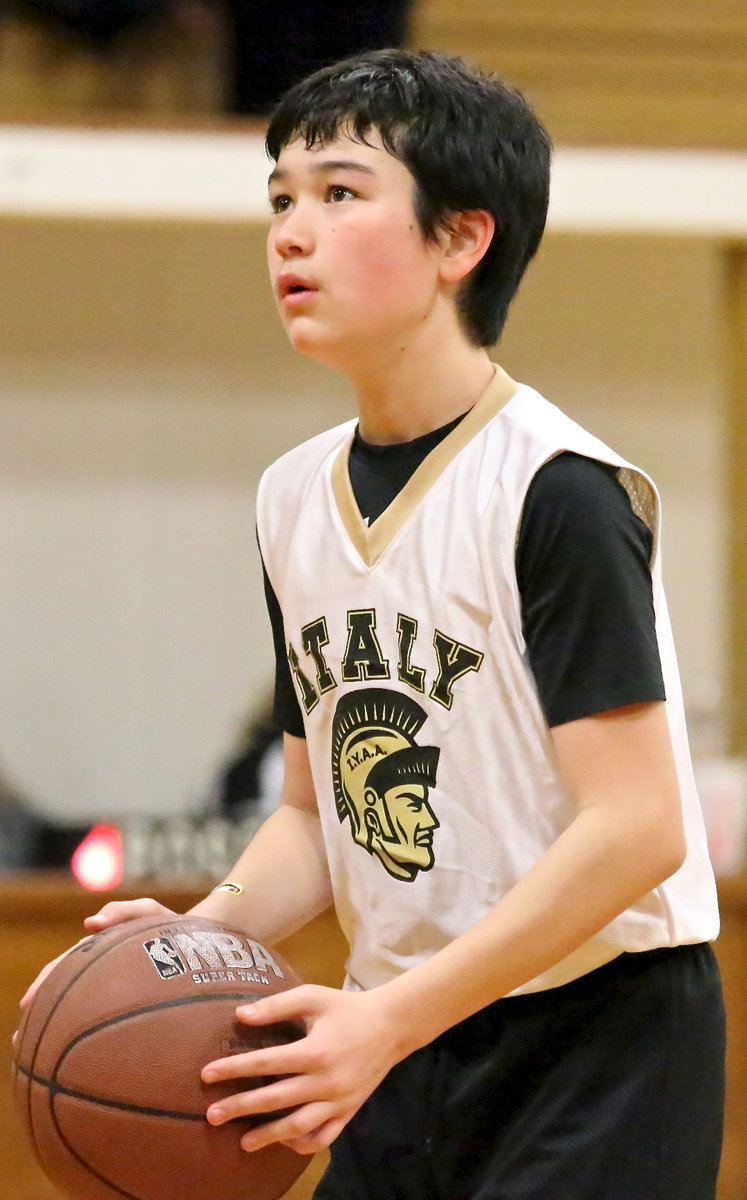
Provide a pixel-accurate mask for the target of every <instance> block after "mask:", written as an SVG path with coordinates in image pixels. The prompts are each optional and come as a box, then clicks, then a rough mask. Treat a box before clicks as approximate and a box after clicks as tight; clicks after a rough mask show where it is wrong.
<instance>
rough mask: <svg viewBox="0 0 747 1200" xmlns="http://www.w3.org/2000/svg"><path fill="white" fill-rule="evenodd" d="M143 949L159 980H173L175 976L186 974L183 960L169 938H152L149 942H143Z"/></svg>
mask: <svg viewBox="0 0 747 1200" xmlns="http://www.w3.org/2000/svg"><path fill="white" fill-rule="evenodd" d="M143 947H144V949H145V950H146V951H147V953H148V956H149V957H150V961H151V962H152V963H153V966H154V967H155V968H156V970H157V971H158V974H159V975H160V976H161V979H173V978H174V976H175V975H184V974H185V973H186V970H187V967H186V965H185V962H184V959H183V958H182V956H181V955H180V953H179V951H178V950H177V948H176V946H175V945H174V943H173V942H171V941H170V940H169V938H165V937H160V938H153V939H152V941H150V942H143Z"/></svg>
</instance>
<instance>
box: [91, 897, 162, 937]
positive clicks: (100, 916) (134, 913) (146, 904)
mask: <svg viewBox="0 0 747 1200" xmlns="http://www.w3.org/2000/svg"><path fill="white" fill-rule="evenodd" d="M173 916H175V913H174V912H172V910H171V909H169V908H165V907H164V906H163V904H159V903H158V901H157V900H152V899H151V898H150V897H145V896H144V897H143V898H142V899H139V900H110V901H109V903H108V904H105V905H104V907H103V908H101V909H99V911H98V912H97V913H93V915H92V916H90V917H86V919H85V921H84V922H83V924H84V925H85V927H86V929H92V930H95V931H98V930H101V929H110V928H111V927H112V926H113V925H122V924H123V923H124V922H125V921H135V920H137V918H138V917H173Z"/></svg>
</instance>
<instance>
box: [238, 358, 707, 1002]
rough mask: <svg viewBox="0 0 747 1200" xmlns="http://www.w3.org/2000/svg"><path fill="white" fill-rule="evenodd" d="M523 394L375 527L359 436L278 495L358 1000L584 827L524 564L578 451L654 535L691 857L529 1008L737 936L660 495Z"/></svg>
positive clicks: (271, 546) (451, 446)
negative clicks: (354, 461)
mask: <svg viewBox="0 0 747 1200" xmlns="http://www.w3.org/2000/svg"><path fill="white" fill-rule="evenodd" d="M506 379H507V377H506V376H505V375H503V373H502V372H500V370H499V371H498V373H497V374H496V377H495V379H494V381H493V383H492V384H491V386H490V387H489V388H488V389H487V390H486V392H485V393H484V395H483V396H482V398H481V399H480V401H479V402H478V404H477V405H476V406H475V408H473V409H472V410H471V412H470V413H469V414H468V415H467V416H466V417H465V418H464V419H463V420H462V421H461V422H460V424H459V425H457V427H456V428H455V429H454V430H452V432H451V433H450V434H448V435H447V437H446V438H445V439H444V440H443V441H442V442H441V443H440V444H439V445H438V446H437V447H436V449H435V450H433V451H432V452H431V453H430V454H429V456H428V458H427V459H426V460H425V462H423V463H422V464H421V466H420V467H419V468H418V469H417V470H416V472H415V473H414V475H413V476H412V478H411V479H410V481H409V482H408V483H407V484H406V486H405V487H404V489H403V490H402V491H401V492H400V493H399V495H398V496H397V497H396V499H395V500H394V501H393V503H392V504H391V505H390V506H389V507H388V508H387V509H386V511H385V512H384V513H383V514H382V515H381V516H380V517H379V518H378V520H376V521H375V522H374V523H373V524H372V526H371V527H370V528H367V527H366V525H365V524H364V523H363V521H362V519H361V517H360V514H359V512H358V509H357V507H356V504H355V500H354V498H353V494H352V490H351V486H350V481H349V476H348V454H349V451H350V446H351V443H352V439H353V433H354V428H355V423H354V422H348V423H346V424H345V425H342V426H339V427H338V428H336V429H332V430H329V431H328V432H326V433H324V434H322V435H320V436H319V437H316V438H313V439H312V440H311V441H309V442H306V443H305V444H304V445H302V446H299V447H297V448H296V449H295V450H293V451H291V452H290V453H289V454H286V455H285V456H284V457H283V458H281V459H280V460H279V461H278V462H276V463H275V464H274V465H273V466H272V467H270V469H269V470H268V471H267V472H266V473H265V475H264V477H263V480H262V482H261V485H260V489H259V495H258V528H259V537H260V544H261V548H262V554H263V557H264V561H265V565H266V568H267V572H268V575H269V578H270V581H271V583H272V585H273V588H274V589H275V592H276V595H277V597H278V600H279V603H280V607H281V610H282V614H283V622H284V628H285V637H286V645H287V650H288V656H289V660H290V664H291V668H292V670H293V674H294V681H295V684H296V687H297V691H298V696H299V699H300V702H301V707H302V711H303V713H304V722H305V729H306V736H307V741H308V749H309V755H310V760H311V767H312V772H313V778H314V784H315V788H316V794H317V798H318V804H319V811H320V814H321V823H322V829H323V834H324V840H325V846H326V852H327V856H328V861H329V868H330V872H331V877H332V883H333V887H334V896H335V904H336V907H337V913H338V916H339V920H340V924H341V926H342V929H343V932H344V933H345V935H346V936H347V938H348V940H349V942H350V946H351V952H350V958H349V962H348V985H349V986H352V987H358V988H370V987H375V986H377V985H379V984H381V983H385V982H386V981H388V980H390V979H392V978H393V977H395V976H396V975H398V974H399V973H400V972H402V971H405V970H407V969H408V968H410V967H413V966H415V965H416V964H418V963H419V962H421V961H423V960H424V959H426V958H428V957H430V956H431V955H432V954H434V953H436V952H437V951H438V950H440V949H441V948H442V947H443V946H444V945H446V944H447V943H448V942H449V941H451V940H452V939H453V938H455V937H457V936H458V935H459V934H460V933H462V932H463V931H465V930H466V929H467V928H469V927H470V926H471V925H473V924H474V923H475V922H476V921H477V920H479V919H480V918H481V917H482V916H483V915H484V914H485V913H486V912H487V911H488V910H489V909H490V908H492V907H493V906H494V905H495V904H496V903H497V902H498V901H499V900H500V899H501V897H502V896H504V895H505V894H506V892H508V891H509V889H510V888H512V887H513V886H514V884H515V883H516V882H517V881H518V880H519V879H521V878H522V876H524V875H525V874H526V872H527V871H528V870H529V869H530V867H531V866H532V865H533V864H534V863H535V862H536V861H537V859H538V858H539V857H540V856H541V855H542V854H544V853H545V851H546V850H547V849H548V848H549V847H550V846H551V845H552V843H553V842H554V841H555V840H556V839H557V838H558V837H559V836H560V834H561V833H562V832H563V830H564V829H566V828H567V826H568V825H569V824H570V823H571V821H572V820H573V818H574V815H575V810H574V808H573V806H572V804H571V803H570V801H569V799H568V797H567V795H566V793H565V790H564V787H563V785H562V783H561V781H560V779H559V777H558V774H557V771H556V769H555V766H554V756H553V753H552V744H551V735H550V732H549V729H548V727H547V723H546V721H545V718H544V716H543V713H542V709H541V707H540V703H539V700H538V697H537V692H536V688H535V684H534V680H533V677H532V674H531V671H530V669H529V666H528V663H527V657H526V652H525V645H524V640H523V637H522V622H521V602H520V596H519V592H518V588H517V582H516V574H515V566H514V556H515V547H516V539H517V535H518V530H519V524H520V520H521V513H522V507H523V504H524V499H525V496H526V493H527V489H528V487H529V484H530V483H531V480H532V479H533V477H534V475H535V474H536V472H537V470H538V469H539V468H540V467H541V466H542V465H543V463H545V462H547V461H548V460H549V459H550V458H552V457H553V456H554V455H556V454H558V453H561V452H562V451H565V450H571V451H575V452H577V453H579V454H583V455H586V456H587V457H591V458H596V459H599V460H601V461H603V462H606V463H610V464H612V465H614V466H616V467H617V468H618V476H619V479H620V481H621V482H622V483H623V485H624V486H625V488H626V490H627V491H628V494H629V495H630V497H631V503H632V504H633V507H634V509H635V511H636V512H637V513H638V515H639V516H641V517H642V518H643V519H644V520H645V521H646V522H647V524H648V525H649V527H650V528H651V530H652V532H653V536H654V555H653V562H652V575H653V591H654V602H655V611H656V623H657V633H658V641H659V652H660V655H661V662H662V669H663V674H664V682H665V686H666V694H667V703H666V708H667V713H668V717H669V724H670V728H671V733H672V741H673V745H674V749H675V755H676V759H677V767H678V773H679V782H680V790H681V796H682V810H683V817H684V824H685V830H686V836H687V857H686V861H685V863H684V865H683V866H682V867H681V869H680V870H679V871H678V872H677V873H676V874H675V875H674V876H672V877H671V878H670V879H668V880H667V881H666V882H665V883H664V884H662V885H661V886H660V887H659V888H657V889H656V890H655V891H654V892H652V893H650V894H649V895H647V896H646V897H645V898H644V899H643V900H641V902H640V903H638V904H636V905H635V906H634V907H632V908H631V909H629V910H628V911H626V912H625V913H623V914H622V915H621V916H619V917H618V918H617V919H616V920H614V921H613V922H612V923H611V924H610V925H609V926H607V928H605V929H604V930H603V931H602V932H601V933H600V934H599V935H598V936H597V937H596V938H594V939H593V940H592V941H591V942H589V943H587V944H586V945H585V946H584V947H582V948H581V950H580V951H577V952H576V953H575V954H573V955H571V956H570V957H569V958H568V959H565V960H564V961H563V962H562V963H559V964H558V965H557V966H556V967H555V968H554V969H553V970H551V971H548V972H546V973H545V974H544V975H542V976H541V977H539V978H537V979H535V980H532V981H530V982H529V983H527V985H526V986H525V987H524V988H521V989H519V990H520V991H530V990H537V989H540V988H546V987H551V986H556V985H557V984H559V983H563V982H567V981H568V980H569V979H572V978H574V977H576V976H578V975H580V974H583V973H584V972H586V971H588V970H591V969H593V968H594V967H597V966H599V965H601V964H602V963H603V962H606V961H609V959H611V958H612V957H614V956H615V955H616V954H619V953H620V952H621V951H622V950H631V951H639V950H648V949H653V948H655V947H660V946H671V945H677V944H681V943H687V942H700V941H706V940H710V939H712V938H714V937H715V936H716V934H717V931H718V914H717V904H716V892H715V884H714V879H713V873H712V870H711V867H710V863H709V860H708V853H707V846H706V838H705V832H704V828H703V822H702V817H701V811H700V806H699V803H698V798H697V794H696V790H695V785H694V780H693V774H692V768H691V764H690V757H689V751H688V745H687V736H686V731H685V723H684V715H683V705H682V696H681V689H680V683H679V677H678V672H677V663H676V659H675V653H674V647H673V644H672V637H671V631H670V626H669V621H668V616H667V610H666V604H665V600H664V594H663V590H662V583H661V568H660V562H659V535H658V524H659V521H658V514H659V503H658V497H657V494H656V490H655V488H654V486H653V484H652V483H651V481H650V480H649V479H648V478H647V477H646V476H645V475H644V474H642V472H640V471H638V470H637V469H636V468H635V467H632V466H631V465H630V464H629V463H627V462H625V461H624V460H623V459H621V458H620V457H619V456H618V455H617V454H615V453H614V452H613V451H612V450H610V449H609V448H608V447H607V446H605V445H604V444H603V443H602V442H600V441H599V440H598V439H596V438H594V437H593V436H592V435H590V434H589V433H587V432H585V431H584V430H583V429H581V428H580V426H578V425H577V424H575V423H574V422H573V421H571V420H570V419H569V418H568V417H566V416H565V415H564V414H563V413H562V412H561V411H560V410H559V409H557V408H556V407H554V406H553V405H551V404H550V403H548V401H546V400H545V399H543V397H541V396H540V395H539V394H538V393H537V392H535V391H533V390H532V389H531V388H529V387H525V386H520V387H519V388H518V390H517V391H515V393H514V394H513V396H511V398H510V399H509V400H508V401H507V402H506V395H507V392H506ZM548 919H551V916H550V915H549V914H548Z"/></svg>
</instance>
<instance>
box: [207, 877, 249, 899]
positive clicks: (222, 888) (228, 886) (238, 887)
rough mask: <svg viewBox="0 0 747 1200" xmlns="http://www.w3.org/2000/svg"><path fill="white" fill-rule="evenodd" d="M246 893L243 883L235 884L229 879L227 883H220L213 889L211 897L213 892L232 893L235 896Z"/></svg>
mask: <svg viewBox="0 0 747 1200" xmlns="http://www.w3.org/2000/svg"><path fill="white" fill-rule="evenodd" d="M243 891H244V885H243V883H234V882H233V880H232V879H227V880H226V882H225V883H219V884H218V886H217V887H214V888H212V890H211V892H210V895H211V896H212V894H213V892H232V893H233V894H234V896H240V895H241V894H242V892H243Z"/></svg>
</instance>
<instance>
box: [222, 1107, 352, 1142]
mask: <svg viewBox="0 0 747 1200" xmlns="http://www.w3.org/2000/svg"><path fill="white" fill-rule="evenodd" d="M331 1119H332V1116H331V1108H330V1106H329V1104H326V1103H325V1102H323V1101H320V1102H317V1103H314V1104H305V1105H304V1106H303V1108H297V1109H295V1111H294V1112H292V1113H288V1114H287V1116H284V1117H281V1118H279V1120H277V1121H271V1122H270V1123H269V1124H266V1125H265V1124H263V1125H258V1126H257V1127H256V1129H250V1130H249V1131H248V1132H247V1133H245V1134H244V1136H243V1137H242V1139H241V1147H242V1149H243V1150H249V1151H253V1150H261V1149H262V1148H263V1146H271V1145H272V1144H273V1142H288V1141H291V1142H292V1141H297V1140H298V1139H299V1138H304V1139H305V1138H307V1137H310V1136H311V1135H312V1133H313V1131H314V1130H315V1129H319V1128H320V1127H321V1126H323V1125H325V1124H326V1122H327V1121H328V1120H331Z"/></svg>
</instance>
